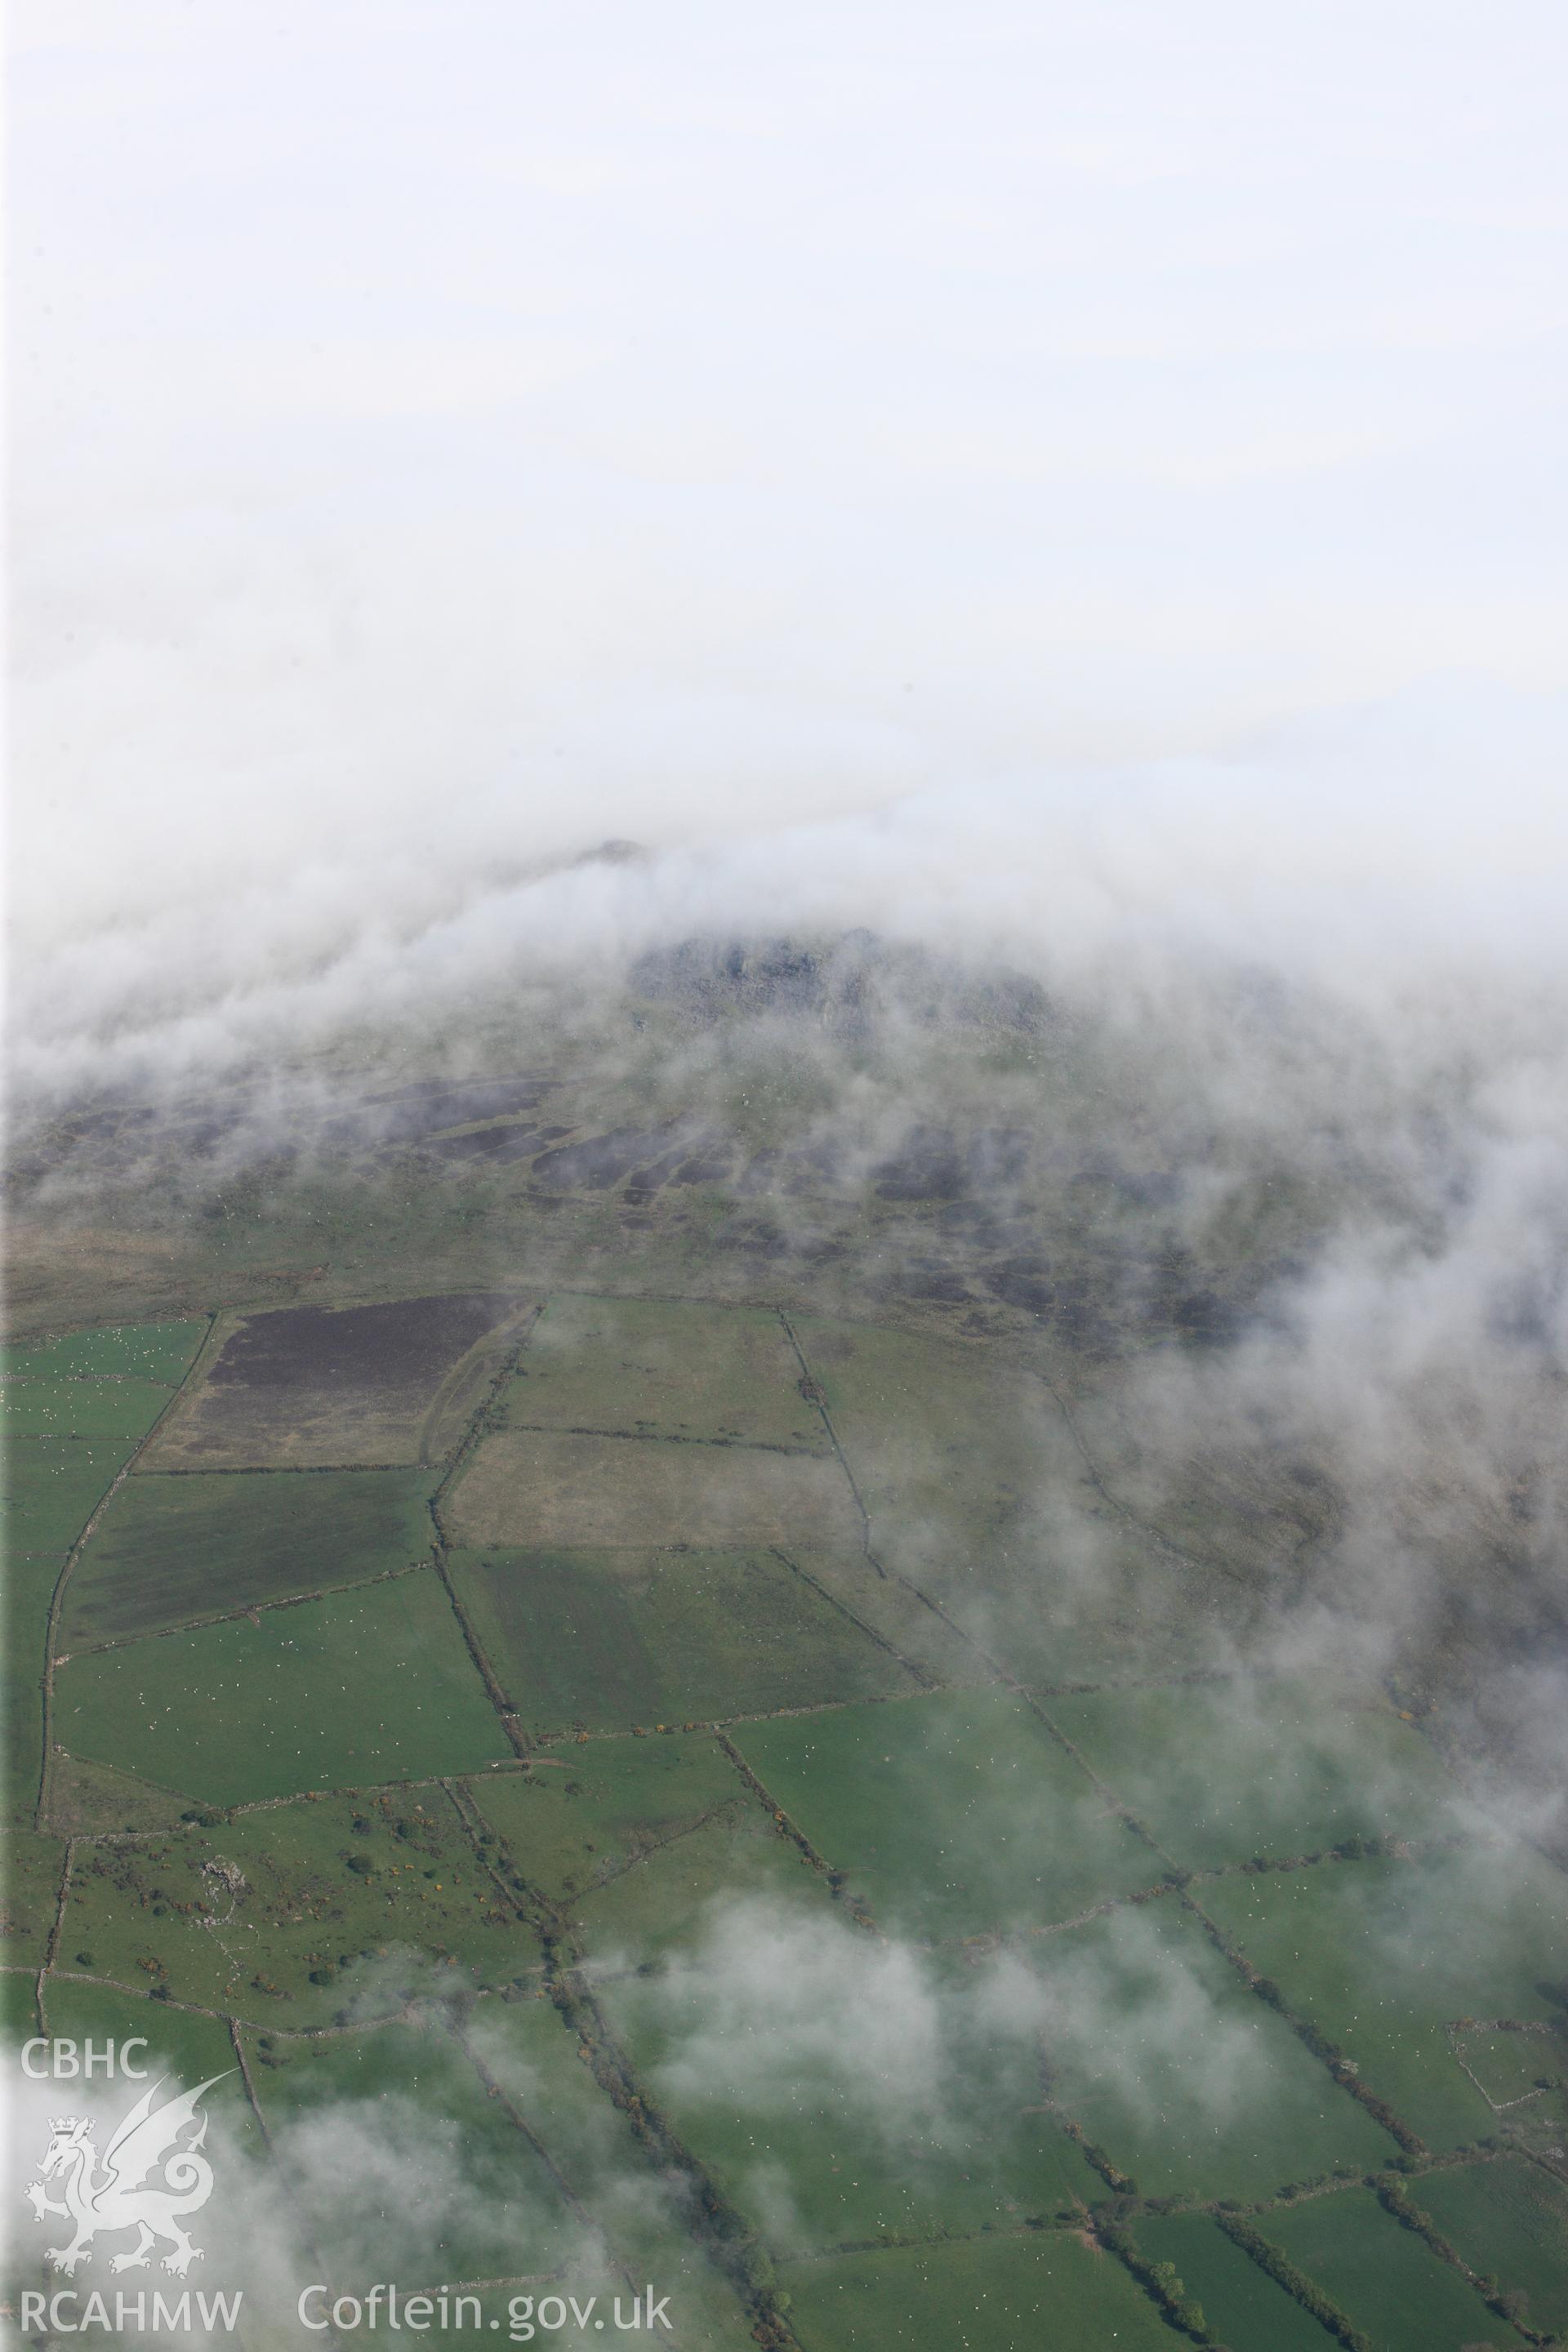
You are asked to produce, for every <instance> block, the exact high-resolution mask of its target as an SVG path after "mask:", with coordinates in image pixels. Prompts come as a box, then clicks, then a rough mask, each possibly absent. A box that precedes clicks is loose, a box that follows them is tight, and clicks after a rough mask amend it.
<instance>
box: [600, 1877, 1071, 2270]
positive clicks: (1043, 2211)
mask: <svg viewBox="0 0 1568 2352" xmlns="http://www.w3.org/2000/svg"><path fill="white" fill-rule="evenodd" d="M780 1925H781V1920H780V1915H778V1914H777V1913H776V1912H775V1913H773V1914H772V1915H769V1916H767V1917H766V1918H761V1917H759V1918H757V1919H754V1920H753V1923H752V1929H751V1930H749V1931H748V1932H756V1933H765V1932H767V1931H768V1930H769V1929H772V1928H776V1927H779V1926H780ZM724 1948H725V1947H723V1946H722V1945H721V1946H719V1947H718V1948H717V1950H715V1949H714V1948H709V1949H708V1950H707V1951H706V1952H705V1953H703V1954H700V1955H699V1956H698V1958H697V1961H696V1963H695V1964H694V1965H678V1966H676V1967H675V1968H674V1969H671V1970H670V1971H669V1972H668V1973H660V1974H656V1975H654V1976H651V1977H647V1976H642V1975H628V1976H623V1977H620V1978H618V1979H616V1980H615V1981H614V1982H612V1983H609V1984H607V1985H605V1986H604V1987H603V1988H602V1990H601V1994H600V2000H601V2005H602V2007H603V2008H604V2009H605V2011H606V2013H607V2015H608V2017H609V2019H610V2021H611V2024H612V2026H613V2027H614V2028H615V2029H616V2031H617V2032H618V2033H619V2034H620V2036H621V2038H622V2040H623V2042H624V2043H625V2044H626V2047H627V2048H628V2049H629V2051H630V2052H631V2054H632V2056H633V2060H634V2063H636V2065H637V2070H638V2073H639V2074H640V2075H641V2076H642V2077H643V2079H644V2080H645V2081H646V2082H647V2084H648V2085H649V2087H650V2091H651V2095H652V2097H653V2099H654V2101H655V2103H656V2104H657V2105H659V2106H660V2107H662V2108H663V2109H664V2110H665V2112H666V2113H667V2114H668V2115H669V2116H671V2117H672V2119H673V2121H674V2123H675V2126H676V2128H677V2130H678V2131H679V2134H680V2137H681V2138H682V2139H683V2140H684V2141H685V2143H686V2145H687V2146H688V2147H690V2148H691V2149H692V2150H693V2151H694V2153H695V2154H696V2155H697V2156H698V2157H699V2158H700V2160H701V2162H702V2163H703V2164H704V2165H705V2166H706V2167H707V2168H709V2169H710V2171H711V2172H712V2174H713V2176H714V2178H715V2179H717V2180H718V2181H719V2183H720V2185H721V2188H722V2189H724V2191H725V2192H726V2194H727V2195H728V2196H729V2197H730V2198H731V2200H733V2201H734V2203H735V2204H736V2205H737V2206H738V2207H739V2208H740V2209H741V2210H742V2212H744V2213H745V2214H746V2215H747V2216H748V2218H749V2219H750V2220H751V2221H752V2223H753V2225H754V2226H755V2227H756V2228H757V2229H758V2230H759V2231H761V2232H762V2233H763V2235H764V2236H765V2237H766V2238H767V2240H768V2242H770V2244H771V2245H772V2247H773V2251H774V2252H775V2253H776V2254H778V2255H779V2256H781V2257H784V2256H787V2255H789V2254H792V2253H799V2252H806V2251H808V2250H812V2251H817V2252H821V2251H825V2250H826V2249H828V2248H831V2247H833V2246H835V2245H838V2244H842V2243H846V2242H849V2243H856V2242H864V2241H866V2240H867V2239H876V2238H879V2237H889V2238H895V2239H900V2238H907V2239H914V2240H923V2241H927V2242H934V2241H937V2240H941V2239H943V2238H947V2237H950V2236H963V2235H967V2234H970V2233H972V2232H974V2231H982V2230H999V2231H1006V2230H1009V2229H1016V2228H1020V2227H1022V2226H1023V2225H1024V2223H1025V2221H1028V2220H1033V2221H1035V2222H1037V2223H1041V2222H1045V2221H1047V2220H1048V2219H1049V2218H1051V2217H1053V2216H1055V2215H1058V2214H1061V2215H1066V2216H1067V2217H1068V2218H1069V2219H1070V2218H1072V2217H1073V2216H1075V2215H1079V2216H1081V2213H1082V2209H1083V2207H1084V2206H1085V2205H1086V2204H1087V2203H1088V2202H1089V2201H1090V2200H1093V2199H1095V2198H1097V2197H1101V2196H1103V2195H1104V2194H1105V2189H1104V2185H1103V2183H1102V2182H1101V2181H1100V2179H1099V2176H1098V2175H1097V2174H1096V2173H1095V2172H1094V2171H1093V2170H1092V2169H1091V2168H1090V2167H1089V2165H1088V2163H1087V2162H1086V2161H1085V2159H1084V2158H1083V2156H1082V2154H1081V2152H1080V2151H1079V2148H1078V2147H1076V2146H1075V2145H1074V2144H1073V2142H1072V2141H1071V2140H1070V2139H1069V2138H1068V2137H1067V2135H1066V2134H1065V2133H1063V2132H1062V2131H1061V2130H1060V2128H1059V2127H1058V2125H1057V2123H1056V2121H1055V2120H1054V2118H1053V2117H1052V2116H1050V2114H1049V2113H1048V2112H1047V2109H1046V2107H1045V2106H1044V2105H1043V2104H1042V2102H1041V2100H1040V2097H1039V2094H1038V2089H1037V2085H1036V2084H1035V2083H1034V2082H1033V2080H1032V2079H1031V2076H1030V2073H1029V2070H1028V2068H1027V2066H1025V2067H1024V2068H1022V2069H1020V2067H1019V2063H1018V2053H1017V2048H1016V2044H1014V2043H1012V2042H1007V2041H1005V2040H1002V2039H999V2038H998V2037H997V2036H996V2035H995V2034H994V2032H993V2031H992V2030H991V2029H990V2027H989V2025H988V2022H987V2020H986V2018H985V2015H984V2011H983V2010H982V2008H981V2007H980V2005H979V2004H978V2003H977V2002H976V2000H975V1998H974V1979H973V1977H972V1976H971V1975H970V1974H969V1972H968V1971H966V1970H963V1969H953V1970H952V1971H949V1972H948V1975H947V1978H946V1979H945V1980H943V1981H942V1982H941V1983H940V1984H939V1985H938V1987H937V1989H936V1992H935V1998H936V2000H937V2002H938V2004H939V2010H940V2018H941V2022H940V2028H939V2037H938V2040H939V2051H940V2054H939V2051H938V2050H936V2049H933V2050H930V2051H928V2050H926V2049H924V2048H922V2050H921V2055H920V2058H919V2060H918V2061H915V2062H908V2063H906V2064H905V2065H904V2066H903V2067H901V2068H900V2069H898V2070H897V2071H895V2072H890V2073H889V2074H886V2075H879V2077H878V2078H877V2079H876V2081H875V2082H873V2081H871V2080H868V2078H867V2076H866V2074H864V2073H861V2072H857V2071H856V2070H855V2069H854V2068H853V2067H852V2066H851V2065H849V2064H847V2063H846V2059H845V2055H844V2053H843V2052H842V2051H841V2050H838V2049H837V2048H835V2047H834V2046H833V2042H832V2038H831V2037H827V2038H826V2040H825V2038H824V2037H823V2036H822V2034H821V2033H820V2032H818V2030H817V2026H818V2022H819V2021H817V2020H816V2019H815V2018H814V2017H813V2016H812V2015H811V2014H810V2013H809V2010H807V2011H802V2010H801V2009H800V2008H799V2007H796V2006H794V2005H792V2002H791V2000H790V1996H789V1990H788V1988H787V1987H786V1986H784V1985H781V1984H778V1983H776V1982H774V1981H773V1980H772V1979H770V1978H769V1976H768V1974H767V1971H766V1967H765V1964H764V1966H763V1969H761V1970H760V1971H759V1972H758V1973H756V1974H754V1975H752V1976H748V1977H747V1978H746V1979H745V1980H744V1981H743V1982H741V1983H737V1982H735V1981H733V1980H732V1979H730V1978H728V1977H726V1976H725V1974H724V1973H722V1971H721V1969H719V1968H717V1967H715V1966H714V1962H715V1960H716V1959H717V1958H719V1957H720V1956H721V1954H722V1952H723V1950H724ZM905 2054H906V2060H907V2053H905ZM928 2070H929V2071H928Z"/></svg>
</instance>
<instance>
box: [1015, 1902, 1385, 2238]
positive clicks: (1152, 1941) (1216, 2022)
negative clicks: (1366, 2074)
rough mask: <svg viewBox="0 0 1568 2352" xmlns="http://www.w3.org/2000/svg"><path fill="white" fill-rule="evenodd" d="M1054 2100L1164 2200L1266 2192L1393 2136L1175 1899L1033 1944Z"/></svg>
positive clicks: (1031, 1962) (1030, 1954)
mask: <svg viewBox="0 0 1568 2352" xmlns="http://www.w3.org/2000/svg"><path fill="white" fill-rule="evenodd" d="M1027 1960H1028V1966H1029V1968H1030V1970H1031V1972H1032V1973H1033V1974H1034V1975H1035V1976H1036V1978H1037V1979H1038V1983H1039V1986H1040V1991H1041V2012H1042V2047H1043V2050H1044V2053H1045V2056H1046V2060H1047V2065H1048V2067H1049V2069H1050V2079H1051V2084H1052V2095H1053V2096H1054V2097H1055V2098H1056V2099H1057V2101H1058V2104H1059V2105H1061V2106H1062V2107H1063V2108H1064V2109H1065V2111H1066V2112H1067V2113H1068V2115H1070V2116H1073V2117H1074V2118H1075V2119H1076V2120H1077V2122H1078V2123H1079V2124H1080V2125H1081V2126H1082V2127H1083V2129H1084V2130H1085V2131H1086V2132H1087V2133H1088V2134H1089V2137H1090V2139H1092V2140H1095V2141H1097V2142H1098V2143H1099V2144H1100V2146H1101V2147H1103V2148H1104V2149H1105V2150H1106V2152H1107V2153H1108V2155H1110V2158H1112V2159H1113V2161H1114V2162H1115V2164H1116V2166H1117V2168H1118V2169H1119V2170H1120V2171H1121V2172H1122V2173H1124V2174H1126V2175H1128V2176H1130V2177H1131V2178H1132V2179H1135V2180H1136V2181H1137V2183H1138V2186H1139V2188H1140V2189H1141V2190H1142V2193H1143V2194H1144V2195H1145V2196H1148V2197H1168V2196H1172V2195H1173V2194H1175V2193H1177V2192H1179V2191H1181V2190H1183V2189H1187V2190H1191V2191H1195V2192H1196V2193H1197V2194H1198V2195H1199V2196H1203V2197H1244V2198H1249V2199H1250V2198H1265V2197H1272V2196H1274V2195H1275V2194H1276V2193H1277V2192H1278V2190H1279V2189H1280V2188H1281V2187H1283V2186H1284V2184H1285V2183H1287V2182H1288V2181H1295V2180H1300V2179H1305V2178H1307V2177H1308V2176H1310V2175H1312V2174H1316V2173H1319V2172H1322V2171H1325V2170H1329V2169H1331V2168H1332V2167H1334V2166H1336V2165H1351V2166H1353V2167H1354V2168H1356V2169H1357V2170H1361V2169H1363V2168H1367V2167H1370V2166H1373V2165H1378V2164H1384V2163H1386V2162H1387V2161H1388V2160H1389V2158H1391V2157H1392V2156H1393V2155H1394V2153H1395V2151H1394V2146H1393V2143H1392V2142H1391V2141H1390V2140H1389V2138H1388V2137H1387V2136H1386V2134H1385V2133H1384V2132H1383V2131H1382V2129H1381V2128H1380V2127H1379V2126H1377V2125H1376V2124H1374V2123H1373V2120H1372V2118H1371V2117H1370V2116H1368V2115H1367V2114H1366V2112H1365V2110H1364V2109H1363V2108H1362V2107H1361V2106H1360V2105H1357V2103H1356V2102H1355V2101H1354V2100H1353V2099H1352V2098H1351V2097H1350V2096H1349V2095H1348V2094H1347V2093H1346V2092H1344V2091H1343V2090H1342V2089H1341V2088H1340V2087H1339V2085H1338V2084H1335V2082H1334V2081H1333V2079H1332V2077H1331V2075H1330V2074H1329V2073H1328V2070H1327V2069H1326V2068H1325V2067H1323V2066H1321V2065H1320V2064H1319V2063H1318V2062H1317V2061H1316V2060H1315V2059H1314V2058H1312V2057H1310V2055H1309V2053H1307V2051H1306V2050H1305V2049H1303V2047H1302V2045H1301V2043H1300V2041H1299V2040H1298V2039H1297V2037H1296V2036H1295V2035H1294V2034H1293V2033H1292V2032H1290V2030H1289V2027H1288V2026H1287V2025H1286V2024H1285V2023H1284V2022H1283V2021H1282V2020H1281V2019H1279V2017H1277V2016H1275V2015H1274V2013H1273V2012H1272V2011H1270V2010H1269V2009H1268V2006H1267V2004H1266V2003H1265V2002H1263V2001H1261V2000H1258V1996H1257V1995H1256V1994H1255V1993H1253V1992H1250V1991H1249V1990H1247V1987H1246V1985H1245V1984H1243V1982H1242V1981H1241V1979H1240V1978H1239V1977H1238V1976H1237V1973H1236V1971H1235V1969H1232V1968H1231V1967H1230V1965H1229V1963H1228V1962H1227V1961H1226V1960H1225V1959H1224V1958H1222V1957H1221V1955H1220V1954H1219V1953H1218V1952H1217V1951H1215V1948H1214V1946H1213V1945H1212V1944H1211V1943H1210V1941H1209V1939H1208V1937H1206V1936H1205V1934H1204V1932H1203V1930H1202V1928H1201V1927H1200V1926H1199V1924H1198V1922H1197V1921H1196V1920H1195V1919H1194V1918H1193V1916H1191V1914H1190V1913H1188V1912H1186V1911H1184V1910H1183V1909H1181V1908H1180V1907H1179V1906H1178V1905H1177V1903H1176V1901H1175V1899H1174V1898H1173V1896H1170V1895H1165V1896H1163V1897H1162V1898H1161V1899H1160V1901H1159V1902H1157V1903H1151V1904H1147V1905H1141V1906H1133V1907H1128V1908H1123V1909H1121V1910H1119V1911H1114V1912H1111V1913H1109V1914H1108V1915H1107V1916H1105V1917H1104V1918H1103V1919H1094V1920H1090V1921H1089V1924H1088V1925H1087V1926H1086V1927H1075V1928H1073V1929H1072V1930H1071V1931H1070V1932H1069V1933H1068V1934H1065V1935H1060V1936H1052V1937H1043V1938H1041V1939H1040V1940H1039V1941H1038V1942H1037V1943H1035V1944H1033V1945H1031V1946H1030V1947H1029V1948H1027Z"/></svg>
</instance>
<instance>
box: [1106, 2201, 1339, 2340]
mask: <svg viewBox="0 0 1568 2352" xmlns="http://www.w3.org/2000/svg"><path fill="white" fill-rule="evenodd" d="M1133 2234H1134V2236H1135V2237H1136V2239H1137V2242H1138V2251H1139V2252H1140V2253H1141V2254H1142V2256H1143V2258H1144V2260H1145V2261H1146V2262H1151V2263H1174V2264H1175V2266H1176V2274H1177V2276H1178V2277H1179V2278H1180V2279H1181V2281H1182V2284H1184V2286H1185V2288H1186V2290H1187V2292H1188V2294H1190V2295H1191V2296H1192V2297H1193V2298H1194V2301H1195V2302H1196V2303H1198V2304H1199V2305H1202V2308H1203V2314H1204V2317H1205V2321H1206V2322H1207V2324H1208V2326H1209V2327H1210V2328H1211V2329H1212V2330H1213V2332H1214V2334H1215V2336H1218V2337H1219V2339H1220V2340H1221V2342H1222V2343H1225V2344H1226V2345H1228V2346H1229V2347H1231V2352H1329V2347H1330V2346H1331V2344H1332V2342H1333V2340H1334V2339H1333V2338H1332V2336H1330V2335H1329V2333H1328V2331H1327V2329H1325V2328H1322V2327H1320V2326H1319V2325H1318V2323H1317V2321H1316V2320H1315V2319H1314V2318H1313V2317H1312V2316H1311V2315H1310V2313H1309V2312H1306V2311H1303V2310H1302V2308H1301V2305H1300V2304H1299V2303H1298V2302H1297V2301H1296V2299H1295V2297H1294V2296H1293V2295H1289V2294H1286V2292H1285V2290H1284V2288H1283V2287H1282V2286H1279V2285H1277V2284H1276V2283H1275V2282H1274V2280H1273V2279H1271V2278H1270V2277H1269V2275H1268V2272H1267V2271H1266V2270H1263V2269H1261V2268H1260V2267H1259V2265H1258V2263H1255V2262H1253V2261H1252V2260H1251V2259H1250V2257H1249V2256H1248V2255H1247V2254H1244V2253H1243V2252H1242V2250H1241V2248H1240V2247H1239V2246H1238V2245H1237V2244H1236V2242H1235V2241H1234V2240H1233V2239H1230V2238H1227V2237H1226V2234H1225V2231H1223V2230H1222V2229H1220V2228H1219V2227H1218V2225H1217V2223H1215V2222H1214V2221H1211V2220H1210V2219H1209V2217H1208V2215H1207V2214H1206V2213H1145V2214H1141V2215H1140V2216H1139V2218H1138V2220H1137V2221H1136V2222H1135V2223H1134V2224H1133Z"/></svg>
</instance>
